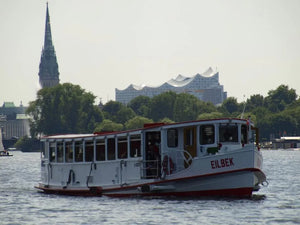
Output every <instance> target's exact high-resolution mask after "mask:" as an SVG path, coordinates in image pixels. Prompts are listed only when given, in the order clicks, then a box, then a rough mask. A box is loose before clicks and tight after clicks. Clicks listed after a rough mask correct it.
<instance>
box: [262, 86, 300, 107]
mask: <svg viewBox="0 0 300 225" xmlns="http://www.w3.org/2000/svg"><path fill="white" fill-rule="evenodd" d="M296 99H297V94H296V91H295V90H294V89H289V87H288V86H287V85H283V84H282V85H280V86H279V87H278V88H277V89H275V90H271V91H269V92H268V96H267V97H266V103H267V106H268V108H269V110H270V111H271V112H280V111H283V110H284V109H285V108H286V106H287V105H289V104H291V103H292V102H294V101H296Z"/></svg>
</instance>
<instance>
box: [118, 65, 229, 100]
mask: <svg viewBox="0 0 300 225" xmlns="http://www.w3.org/2000/svg"><path fill="white" fill-rule="evenodd" d="M115 91H116V101H118V102H121V103H123V104H128V103H129V102H130V101H131V100H132V99H134V98H136V97H138V96H140V95H142V96H148V97H150V98H152V97H153V96H155V95H159V94H161V93H163V92H166V91H173V92H175V93H188V94H191V95H194V96H196V97H197V98H198V99H199V100H202V101H205V102H211V103H213V104H214V105H218V104H222V102H223V101H224V100H225V99H226V98H227V92H224V87H223V85H220V83H219V72H216V71H214V70H213V69H212V68H209V69H208V70H207V71H205V72H204V73H202V74H196V75H195V76H193V77H185V76H182V75H178V76H177V77H176V78H175V79H171V80H169V81H167V82H165V83H164V84H162V85H161V86H158V87H149V86H137V85H133V84H131V85H129V86H128V87H127V88H126V89H124V90H119V89H117V88H116V90H115Z"/></svg>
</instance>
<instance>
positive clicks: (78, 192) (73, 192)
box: [35, 187, 102, 196]
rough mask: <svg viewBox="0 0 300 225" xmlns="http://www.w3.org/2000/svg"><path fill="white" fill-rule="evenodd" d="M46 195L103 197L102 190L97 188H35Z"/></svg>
mask: <svg viewBox="0 0 300 225" xmlns="http://www.w3.org/2000/svg"><path fill="white" fill-rule="evenodd" d="M35 188H37V189H39V190H42V191H43V192H44V193H46V194H57V195H69V196H102V188H101V187H95V188H91V189H85V190H82V189H59V188H47V187H35Z"/></svg>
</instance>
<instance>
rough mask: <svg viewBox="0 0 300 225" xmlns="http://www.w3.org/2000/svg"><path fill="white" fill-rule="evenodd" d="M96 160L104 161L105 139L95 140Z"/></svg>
mask: <svg viewBox="0 0 300 225" xmlns="http://www.w3.org/2000/svg"><path fill="white" fill-rule="evenodd" d="M96 160H97V161H105V140H104V139H100V140H97V141H96Z"/></svg>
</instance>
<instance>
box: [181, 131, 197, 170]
mask: <svg viewBox="0 0 300 225" xmlns="http://www.w3.org/2000/svg"><path fill="white" fill-rule="evenodd" d="M183 134H184V150H185V151H187V152H188V153H189V154H190V155H189V154H187V153H184V156H185V159H186V160H185V162H184V166H185V168H187V167H188V166H189V165H190V164H191V163H192V162H191V159H190V156H192V157H193V158H194V157H195V156H196V155H197V142H196V127H186V128H184V130H183Z"/></svg>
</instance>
